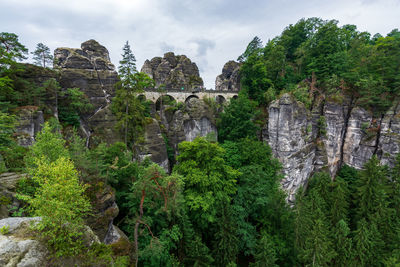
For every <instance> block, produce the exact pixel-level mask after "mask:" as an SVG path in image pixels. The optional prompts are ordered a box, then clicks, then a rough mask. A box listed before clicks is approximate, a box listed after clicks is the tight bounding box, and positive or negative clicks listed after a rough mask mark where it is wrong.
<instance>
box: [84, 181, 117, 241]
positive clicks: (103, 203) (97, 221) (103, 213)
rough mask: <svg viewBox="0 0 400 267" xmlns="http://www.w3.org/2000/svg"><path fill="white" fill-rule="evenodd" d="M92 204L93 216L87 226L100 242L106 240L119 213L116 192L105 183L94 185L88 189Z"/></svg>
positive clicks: (87, 221) (88, 219)
mask: <svg viewBox="0 0 400 267" xmlns="http://www.w3.org/2000/svg"><path fill="white" fill-rule="evenodd" d="M88 195H89V197H90V200H91V204H92V208H93V211H92V215H91V216H89V217H88V218H87V219H86V223H87V225H88V226H89V227H90V228H91V229H92V230H93V231H94V233H95V234H96V235H97V236H98V237H99V239H100V240H105V238H106V236H107V235H108V231H110V230H112V229H110V225H112V224H113V221H114V218H115V217H117V215H118V213H119V208H118V206H117V203H116V202H115V192H114V190H113V189H112V188H111V187H110V186H109V185H105V184H104V183H103V182H97V183H92V184H91V185H90V188H89V189H88Z"/></svg>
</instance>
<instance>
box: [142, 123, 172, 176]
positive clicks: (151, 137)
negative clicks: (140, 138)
mask: <svg viewBox="0 0 400 267" xmlns="http://www.w3.org/2000/svg"><path fill="white" fill-rule="evenodd" d="M139 150H140V153H139V157H140V159H141V160H143V159H144V158H146V157H149V158H150V159H151V161H153V162H155V163H157V164H158V165H160V166H161V167H162V168H164V169H165V170H166V171H169V161H168V155H167V147H166V144H165V141H164V138H163V136H162V134H161V130H160V126H159V124H158V122H157V121H156V120H155V119H153V120H152V122H151V123H149V124H147V125H146V128H145V134H144V143H143V144H142V145H141V146H140V148H139Z"/></svg>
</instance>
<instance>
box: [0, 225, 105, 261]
mask: <svg viewBox="0 0 400 267" xmlns="http://www.w3.org/2000/svg"><path fill="white" fill-rule="evenodd" d="M39 220H40V217H14V218H6V219H2V220H0V228H2V227H6V228H7V229H8V232H7V233H5V234H0V266H17V267H20V266H21V267H36V266H88V263H87V262H86V260H87V257H80V256H77V257H61V258H54V257H51V255H50V253H49V251H48V249H47V247H46V246H45V244H44V243H43V242H42V241H40V240H38V239H37V238H36V236H35V235H33V234H32V232H31V230H30V225H31V223H35V222H37V221H39ZM81 240H82V244H83V246H86V247H90V246H91V245H93V244H99V243H100V241H99V238H98V237H97V236H96V235H95V234H94V233H93V231H92V230H91V229H90V227H88V226H86V227H85V230H84V231H83V235H82V236H81ZM103 263H104V259H99V264H96V265H90V266H104V265H103Z"/></svg>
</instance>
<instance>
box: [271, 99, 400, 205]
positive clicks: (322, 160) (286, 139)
mask: <svg viewBox="0 0 400 267" xmlns="http://www.w3.org/2000/svg"><path fill="white" fill-rule="evenodd" d="M399 118H400V109H399V105H398V104H396V105H394V106H393V107H392V108H391V109H390V110H389V111H388V112H387V113H386V114H385V115H384V116H383V117H382V118H374V116H373V115H372V114H371V113H370V112H369V111H367V110H365V109H363V108H361V107H358V106H356V105H354V103H352V101H351V100H350V99H345V100H344V101H343V103H334V102H329V101H327V102H325V103H324V104H323V105H322V106H320V107H314V109H313V110H312V111H310V110H308V109H306V108H305V107H304V105H303V104H302V103H300V102H298V101H296V100H295V99H294V98H293V97H292V96H290V95H289V94H285V95H283V96H282V97H281V98H280V99H278V100H275V101H273V102H272V103H271V104H270V106H269V118H268V129H267V134H266V135H265V137H264V140H265V141H267V142H268V143H269V145H270V146H271V148H272V151H273V153H274V155H275V156H276V157H277V158H278V159H279V160H280V161H281V162H282V165H283V173H284V175H285V178H284V179H283V180H282V182H281V184H282V187H283V188H284V189H285V190H286V191H287V192H288V200H289V201H293V200H294V195H295V192H296V191H297V189H298V188H299V187H300V186H302V185H304V184H306V183H307V180H308V178H309V177H310V176H311V175H312V174H313V173H314V172H315V171H318V170H321V169H326V170H328V171H329V172H330V174H331V176H332V177H334V175H336V173H337V171H338V170H339V168H340V167H341V166H342V165H343V164H346V165H349V166H351V167H354V168H357V169H361V168H362V167H363V165H364V164H365V162H367V161H368V160H369V159H370V158H371V157H372V155H377V156H378V158H379V159H380V160H381V163H382V164H388V165H389V166H393V165H394V162H395V158H396V154H397V153H399V151H400V119H399Z"/></svg>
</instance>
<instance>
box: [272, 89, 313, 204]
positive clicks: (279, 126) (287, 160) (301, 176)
mask: <svg viewBox="0 0 400 267" xmlns="http://www.w3.org/2000/svg"><path fill="white" fill-rule="evenodd" d="M310 127H312V120H311V114H310V112H309V111H308V110H306V108H305V107H304V105H303V104H302V103H299V102H297V101H296V100H294V99H293V98H292V97H291V96H290V95H288V94H285V95H283V96H282V98H281V99H279V100H276V101H274V102H272V103H271V105H270V106H269V120H268V143H269V145H270V147H271V149H272V151H273V153H274V155H275V156H276V157H277V158H278V159H279V160H280V161H281V163H282V165H283V173H284V175H285V178H284V179H283V180H282V181H281V185H282V187H283V188H284V189H285V190H286V191H287V192H288V196H289V197H288V200H289V201H293V200H294V195H295V193H296V191H297V189H298V188H299V187H300V186H302V185H304V184H305V183H306V182H307V179H308V177H309V176H310V175H311V173H312V172H313V170H314V164H313V163H314V158H315V144H314V142H313V135H312V130H311V128H310Z"/></svg>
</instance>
